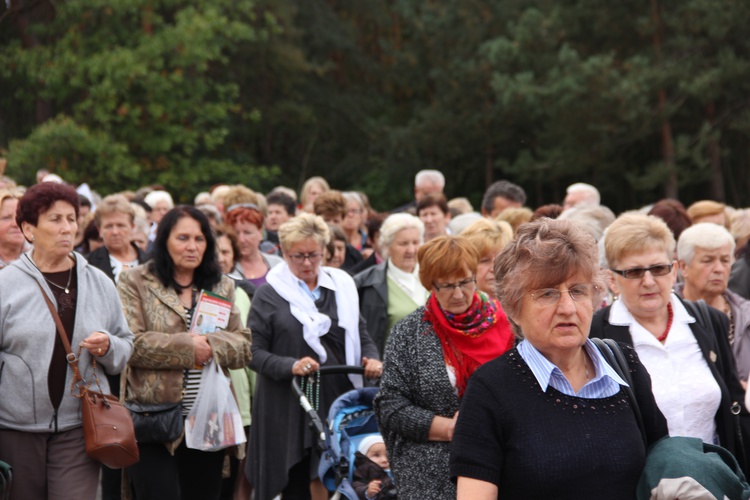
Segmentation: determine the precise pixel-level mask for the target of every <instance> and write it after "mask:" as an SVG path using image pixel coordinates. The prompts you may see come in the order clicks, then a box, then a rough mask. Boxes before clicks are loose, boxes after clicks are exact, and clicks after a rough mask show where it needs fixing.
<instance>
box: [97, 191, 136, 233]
mask: <svg viewBox="0 0 750 500" xmlns="http://www.w3.org/2000/svg"><path fill="white" fill-rule="evenodd" d="M112 214H125V215H127V216H129V217H130V222H131V223H134V222H135V209H133V205H131V204H130V202H129V201H128V199H127V198H125V196H123V195H121V194H111V195H109V196H105V197H104V199H103V200H102V202H101V203H99V204H98V205H97V206H96V212H95V213H94V220H95V221H96V227H97V228H101V227H102V219H103V218H104V217H106V216H108V215H112Z"/></svg>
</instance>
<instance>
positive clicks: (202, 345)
mask: <svg viewBox="0 0 750 500" xmlns="http://www.w3.org/2000/svg"><path fill="white" fill-rule="evenodd" d="M190 336H191V337H192V338H193V348H194V349H195V366H202V365H205V364H206V363H208V362H209V361H210V360H211V359H212V357H213V354H214V352H213V350H212V349H211V344H209V343H208V337H206V336H205V335H199V334H197V333H191V334H190Z"/></svg>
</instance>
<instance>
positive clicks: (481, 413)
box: [450, 348, 667, 500]
mask: <svg viewBox="0 0 750 500" xmlns="http://www.w3.org/2000/svg"><path fill="white" fill-rule="evenodd" d="M623 350H624V352H625V355H626V358H628V361H629V363H630V366H631V372H632V376H633V379H634V384H635V385H636V387H635V388H634V389H635V393H636V395H637V396H636V398H637V399H638V403H639V405H640V408H641V413H642V415H643V420H644V424H645V427H646V432H647V437H648V440H649V444H651V443H653V442H655V441H657V440H658V439H659V438H661V437H663V436H666V435H667V422H666V420H665V419H664V416H663V415H662V414H661V412H660V411H659V408H658V407H657V406H656V402H655V401H654V397H653V394H652V393H651V379H650V377H649V375H648V372H647V371H646V370H645V368H644V367H643V366H642V365H641V364H640V362H639V361H638V358H637V355H636V354H635V351H634V350H633V349H630V348H623ZM645 456H646V450H645V447H644V443H643V438H642V436H641V433H640V430H639V429H638V425H637V423H636V420H635V416H634V414H633V412H632V410H631V408H630V404H629V402H628V399H627V396H625V394H624V392H623V391H620V392H619V393H617V394H616V395H614V396H612V397H608V398H602V399H583V398H577V397H571V396H566V395H564V394H563V393H561V392H559V391H557V390H555V389H554V388H552V387H551V386H550V387H549V388H548V389H547V392H542V389H541V387H540V386H539V383H538V382H537V380H536V378H534V375H533V373H532V372H531V370H530V369H529V367H528V365H527V364H526V362H525V361H524V360H523V358H521V356H520V355H519V354H518V351H517V350H516V349H513V350H512V351H510V352H508V353H507V354H505V355H503V356H501V357H500V358H498V359H496V360H494V361H491V362H489V363H487V364H485V365H484V366H482V367H480V368H479V369H478V370H477V371H476V372H475V373H474V375H473V376H472V378H471V380H470V382H469V386H468V388H467V390H466V395H465V396H464V398H463V401H462V403H461V410H460V413H459V418H458V423H457V426H456V430H455V434H454V437H453V446H452V448H451V467H450V471H451V477H454V478H455V477H458V476H463V477H469V478H474V479H479V480H482V481H487V482H490V483H493V484H495V485H497V486H498V488H499V493H498V498H502V499H504V500H506V499H515V498H518V499H535V498H540V499H541V498H545V499H546V498H556V499H564V498H571V499H573V498H575V499H588V498H590V499H600V498H608V499H619V498H622V499H632V498H635V488H636V485H637V483H638V478H639V477H640V474H641V471H642V470H643V465H644V463H645Z"/></svg>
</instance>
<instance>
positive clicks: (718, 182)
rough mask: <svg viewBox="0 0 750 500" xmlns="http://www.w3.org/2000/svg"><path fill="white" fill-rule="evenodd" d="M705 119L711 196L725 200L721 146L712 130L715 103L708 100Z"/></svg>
mask: <svg viewBox="0 0 750 500" xmlns="http://www.w3.org/2000/svg"><path fill="white" fill-rule="evenodd" d="M706 119H707V120H708V124H709V125H710V126H711V132H710V133H711V136H710V137H709V140H708V154H709V158H710V159H711V198H712V199H714V200H716V201H725V199H726V198H725V196H724V176H723V175H722V168H721V148H720V146H719V138H718V137H717V132H716V131H715V130H714V123H715V121H716V105H715V104H714V102H713V101H709V102H708V104H707V105H706Z"/></svg>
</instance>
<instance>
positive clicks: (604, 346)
mask: <svg viewBox="0 0 750 500" xmlns="http://www.w3.org/2000/svg"><path fill="white" fill-rule="evenodd" d="M591 341H592V342H594V345H595V346H596V348H597V349H599V352H601V353H602V356H604V359H605V360H606V361H607V363H609V365H610V366H611V367H612V369H614V370H615V372H617V374H618V375H619V376H620V378H622V379H623V380H624V381H625V383H626V384H628V385H627V386H626V387H623V388H622V390H623V391H624V392H625V394H626V395H627V396H628V399H629V400H630V406H631V407H632V408H633V413H634V414H635V420H636V422H637V423H638V429H639V430H640V431H641V437H642V438H643V444H644V445H645V446H646V448H647V449H648V438H647V437H646V427H645V426H644V424H643V416H642V415H641V408H640V406H638V401H637V400H636V399H635V392H634V391H635V389H634V388H635V384H634V382H633V377H632V376H631V375H630V367H629V366H628V361H627V360H626V359H625V355H624V354H623V353H622V349H620V346H619V345H618V344H617V342H615V341H614V340H612V339H599V338H592V339H591Z"/></svg>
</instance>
